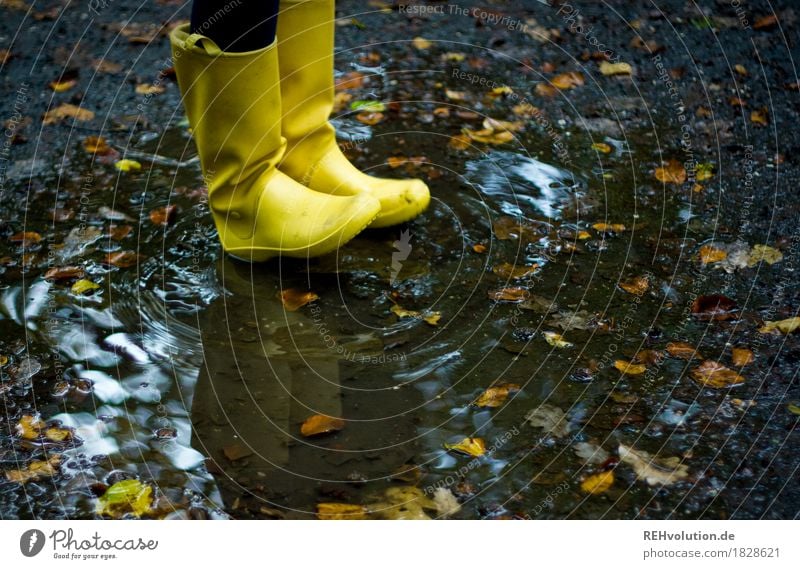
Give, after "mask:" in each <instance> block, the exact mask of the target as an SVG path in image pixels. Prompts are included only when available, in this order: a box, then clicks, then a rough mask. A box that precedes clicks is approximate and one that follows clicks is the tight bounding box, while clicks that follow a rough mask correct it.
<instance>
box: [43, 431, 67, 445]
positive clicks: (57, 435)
mask: <svg viewBox="0 0 800 569" xmlns="http://www.w3.org/2000/svg"><path fill="white" fill-rule="evenodd" d="M44 437H45V438H46V439H47V440H48V441H52V442H54V443H62V442H64V441H69V440H72V431H71V430H69V429H62V428H58V427H50V428H48V429H45V431H44Z"/></svg>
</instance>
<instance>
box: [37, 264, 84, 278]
mask: <svg viewBox="0 0 800 569" xmlns="http://www.w3.org/2000/svg"><path fill="white" fill-rule="evenodd" d="M84 273H85V271H84V270H83V267H76V266H67V267H53V268H51V269H48V270H47V272H46V273H45V274H44V278H45V279H46V280H51V281H66V280H69V279H79V278H81V277H83V275H84Z"/></svg>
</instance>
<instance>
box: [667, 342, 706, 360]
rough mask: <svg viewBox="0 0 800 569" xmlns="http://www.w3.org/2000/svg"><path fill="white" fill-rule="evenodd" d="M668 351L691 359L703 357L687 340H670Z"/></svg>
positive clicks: (676, 356)
mask: <svg viewBox="0 0 800 569" xmlns="http://www.w3.org/2000/svg"><path fill="white" fill-rule="evenodd" d="M667 353H668V354H669V355H671V356H672V357H675V358H681V359H684V360H690V359H692V358H702V357H703V356H701V355H700V354H699V353H698V352H697V350H696V349H695V348H694V347H693V346H692V345H691V344H689V343H687V342H670V343H669V344H667Z"/></svg>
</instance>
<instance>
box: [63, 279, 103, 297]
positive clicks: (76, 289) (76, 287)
mask: <svg viewBox="0 0 800 569" xmlns="http://www.w3.org/2000/svg"><path fill="white" fill-rule="evenodd" d="M98 288H100V285H99V284H97V283H93V282H92V281H90V280H87V279H81V280H79V281H77V282H76V283H75V284H73V285H72V287H71V288H70V291H71V292H72V294H83V293H85V292H89V291H90V290H96V289H98Z"/></svg>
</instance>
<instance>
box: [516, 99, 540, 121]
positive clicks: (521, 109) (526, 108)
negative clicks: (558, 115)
mask: <svg viewBox="0 0 800 569" xmlns="http://www.w3.org/2000/svg"><path fill="white" fill-rule="evenodd" d="M511 110H512V111H513V113H514V115H516V116H518V117H522V118H526V119H529V118H531V117H535V116H536V115H538V114H539V112H540V111H539V109H538V108H536V107H534V106H533V105H531V104H530V103H520V104H518V105H514V106H513V107H512V108H511Z"/></svg>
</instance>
